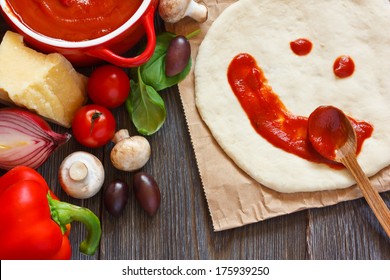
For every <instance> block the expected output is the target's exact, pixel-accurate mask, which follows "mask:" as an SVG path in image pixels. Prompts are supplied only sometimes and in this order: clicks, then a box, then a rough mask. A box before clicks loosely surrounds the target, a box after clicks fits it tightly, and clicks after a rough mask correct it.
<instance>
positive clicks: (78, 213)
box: [0, 166, 101, 260]
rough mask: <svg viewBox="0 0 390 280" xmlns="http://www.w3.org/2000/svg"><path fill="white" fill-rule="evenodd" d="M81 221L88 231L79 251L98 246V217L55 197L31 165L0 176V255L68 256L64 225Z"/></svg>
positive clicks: (99, 233)
mask: <svg viewBox="0 0 390 280" xmlns="http://www.w3.org/2000/svg"><path fill="white" fill-rule="evenodd" d="M72 221H79V222H82V223H83V224H84V225H85V226H86V228H87V231H88V234H87V237H86V239H85V240H84V241H83V242H82V243H81V245H80V251H81V252H82V253H84V254H87V255H93V254H94V253H95V251H96V249H97V247H98V246H99V242H100V236H101V228H100V221H99V219H98V217H96V215H95V214H94V213H92V212H91V211H90V210H89V209H86V208H82V207H78V206H75V205H72V204H69V203H66V202H61V201H59V200H58V199H57V198H56V197H55V196H54V194H53V193H52V192H51V191H50V189H49V187H48V185H47V183H46V181H45V179H44V178H43V177H42V176H41V175H40V174H39V173H38V172H37V171H35V170H34V169H32V168H29V167H25V166H18V167H15V168H13V169H11V170H10V171H8V172H7V173H6V174H4V175H3V176H2V177H0V259H1V260H5V259H45V260H48V259H70V257H71V252H72V250H71V245H70V242H69V239H68V228H69V224H70V223H71V222H72Z"/></svg>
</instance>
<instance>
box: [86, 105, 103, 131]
mask: <svg viewBox="0 0 390 280" xmlns="http://www.w3.org/2000/svg"><path fill="white" fill-rule="evenodd" d="M102 114H103V113H102V112H98V111H95V112H94V113H93V114H92V118H91V128H90V130H89V134H92V130H93V126H94V125H95V122H96V121H97V120H98V119H99V118H100V116H101V115H102Z"/></svg>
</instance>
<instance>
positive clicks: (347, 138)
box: [308, 106, 390, 237]
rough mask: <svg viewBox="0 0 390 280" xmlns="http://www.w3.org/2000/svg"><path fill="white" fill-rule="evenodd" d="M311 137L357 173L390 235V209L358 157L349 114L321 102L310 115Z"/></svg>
mask: <svg viewBox="0 0 390 280" xmlns="http://www.w3.org/2000/svg"><path fill="white" fill-rule="evenodd" d="M308 133H309V139H310V142H311V143H312V145H313V147H314V149H316V151H317V152H318V153H320V154H321V155H322V156H323V157H325V158H327V159H330V160H332V161H336V162H339V163H342V164H343V165H344V166H345V167H346V168H347V169H348V170H349V171H350V172H351V173H352V175H353V176H354V178H355V180H356V182H357V183H358V186H359V187H360V190H361V192H362V193H363V196H364V198H365V199H366V201H367V203H368V205H369V206H370V207H371V209H372V211H373V212H374V214H375V216H376V217H377V219H378V221H379V223H380V224H381V225H382V227H383V229H384V230H385V232H386V234H387V236H388V237H390V211H389V208H388V207H387V206H386V204H385V202H384V201H383V199H382V198H381V196H380V195H379V193H378V191H377V190H376V189H375V188H374V187H373V186H372V185H371V183H370V181H369V179H368V177H367V176H366V174H365V173H364V172H363V170H362V168H361V167H360V165H359V163H358V161H357V158H356V133H355V130H354V128H353V126H352V124H351V122H350V120H349V119H348V117H347V116H346V115H345V114H344V113H343V112H342V111H341V110H339V109H337V108H335V107H333V106H321V107H319V108H317V109H316V110H315V111H314V112H313V113H312V114H311V115H310V117H309V121H308Z"/></svg>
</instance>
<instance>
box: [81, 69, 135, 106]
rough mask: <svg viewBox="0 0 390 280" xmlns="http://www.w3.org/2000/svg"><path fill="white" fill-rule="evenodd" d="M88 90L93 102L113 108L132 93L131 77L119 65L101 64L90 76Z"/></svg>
mask: <svg viewBox="0 0 390 280" xmlns="http://www.w3.org/2000/svg"><path fill="white" fill-rule="evenodd" d="M87 91H88V96H89V98H90V99H91V100H92V101H93V103H96V104H98V105H102V106H104V107H106V108H110V109H112V108H115V107H118V106H119V105H122V104H123V103H124V102H125V101H126V99H127V97H128V96H129V93H130V79H129V77H128V76H127V74H126V72H125V71H124V70H123V69H121V68H119V67H116V66H113V65H104V66H100V67H98V68H96V69H95V70H94V71H93V72H92V74H91V76H90V77H89V79H88V86H87Z"/></svg>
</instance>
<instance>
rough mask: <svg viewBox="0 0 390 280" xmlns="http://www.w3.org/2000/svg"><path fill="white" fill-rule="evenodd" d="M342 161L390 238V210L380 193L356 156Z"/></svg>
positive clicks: (346, 157)
mask: <svg viewBox="0 0 390 280" xmlns="http://www.w3.org/2000/svg"><path fill="white" fill-rule="evenodd" d="M340 161H341V163H343V164H344V165H345V167H347V168H348V170H349V171H350V172H351V173H352V175H353V176H354V177H355V179H356V182H357V183H358V186H359V187H360V190H361V192H362V193H363V196H364V198H365V199H366V201H367V203H368V205H369V206H370V207H371V209H372V211H373V212H374V214H375V216H376V217H377V219H378V221H379V223H380V224H381V225H382V227H383V229H384V230H385V232H386V233H387V236H388V237H390V210H389V208H388V207H387V205H386V204H385V202H384V201H383V199H382V197H381V196H380V195H379V192H378V191H377V190H376V189H375V188H374V187H373V186H372V185H371V183H370V181H369V179H368V177H367V175H366V174H365V173H364V172H363V170H362V168H361V167H360V165H359V163H358V162H357V159H356V156H354V155H353V154H351V155H348V156H345V157H344V158H343V159H342V160H340Z"/></svg>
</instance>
